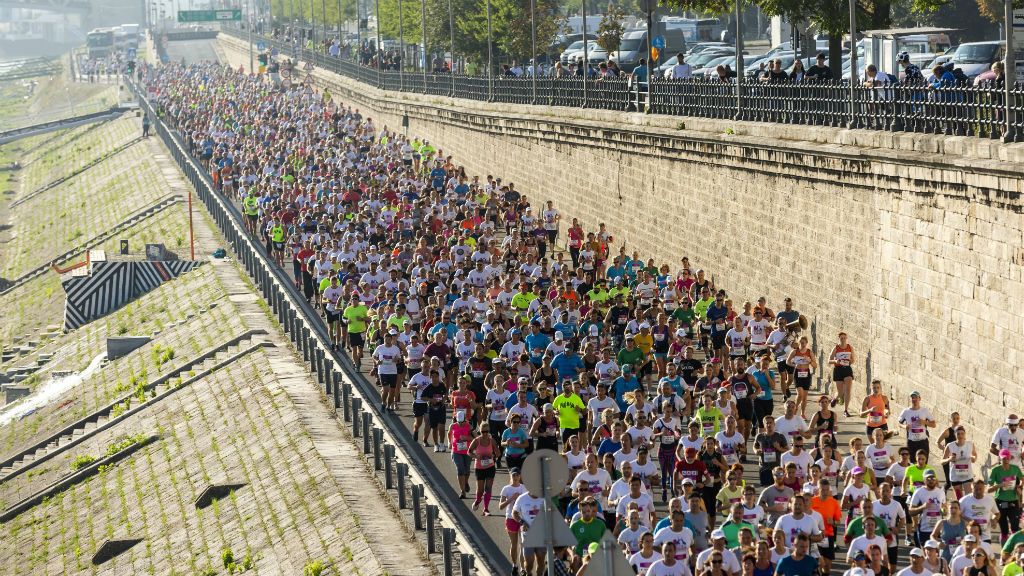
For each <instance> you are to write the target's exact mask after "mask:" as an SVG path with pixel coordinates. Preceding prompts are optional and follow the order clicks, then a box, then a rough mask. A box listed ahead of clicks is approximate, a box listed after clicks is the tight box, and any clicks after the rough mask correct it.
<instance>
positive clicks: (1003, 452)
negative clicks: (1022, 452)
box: [999, 448, 1013, 458]
mask: <svg viewBox="0 0 1024 576" xmlns="http://www.w3.org/2000/svg"><path fill="white" fill-rule="evenodd" d="M999 457H1000V458H1013V454H1011V453H1010V451H1009V450H1007V449H1006V448H1003V449H1002V450H1000V451H999Z"/></svg>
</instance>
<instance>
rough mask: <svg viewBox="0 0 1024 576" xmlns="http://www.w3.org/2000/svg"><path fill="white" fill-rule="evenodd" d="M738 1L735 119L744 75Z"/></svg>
mask: <svg viewBox="0 0 1024 576" xmlns="http://www.w3.org/2000/svg"><path fill="white" fill-rule="evenodd" d="M740 1H741V0H736V116H735V119H736V120H739V119H740V115H741V110H742V108H741V106H742V104H743V102H742V98H743V96H742V89H741V84H742V83H743V77H744V76H746V74H744V70H743V38H742V34H741V33H740V29H741V27H740V18H741V17H742V16H741V12H740Z"/></svg>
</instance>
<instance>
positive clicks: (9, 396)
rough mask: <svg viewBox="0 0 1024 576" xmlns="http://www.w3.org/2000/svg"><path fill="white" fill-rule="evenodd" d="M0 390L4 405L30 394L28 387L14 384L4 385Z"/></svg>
mask: <svg viewBox="0 0 1024 576" xmlns="http://www.w3.org/2000/svg"><path fill="white" fill-rule="evenodd" d="M0 390H3V393H4V403H5V404H10V403H11V402H14V401H15V400H18V399H20V398H24V397H25V396H28V395H29V394H30V393H31V392H32V391H31V390H30V389H29V387H28V386H16V385H14V384H4V385H3V386H0Z"/></svg>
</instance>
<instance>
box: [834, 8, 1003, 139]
mask: <svg viewBox="0 0 1024 576" xmlns="http://www.w3.org/2000/svg"><path fill="white" fill-rule="evenodd" d="M1010 1H1011V2H1012V0H1010ZM858 81H859V78H858V74H857V0H850V128H853V127H854V125H855V124H856V122H855V118H856V114H857V111H856V109H855V108H856V104H855V102H856V100H857V82H858Z"/></svg>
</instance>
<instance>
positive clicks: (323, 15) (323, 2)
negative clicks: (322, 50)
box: [320, 0, 327, 44]
mask: <svg viewBox="0 0 1024 576" xmlns="http://www.w3.org/2000/svg"><path fill="white" fill-rule="evenodd" d="M320 20H321V24H322V25H323V29H324V36H323V38H321V40H322V41H323V43H324V44H327V0H320Z"/></svg>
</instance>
